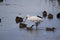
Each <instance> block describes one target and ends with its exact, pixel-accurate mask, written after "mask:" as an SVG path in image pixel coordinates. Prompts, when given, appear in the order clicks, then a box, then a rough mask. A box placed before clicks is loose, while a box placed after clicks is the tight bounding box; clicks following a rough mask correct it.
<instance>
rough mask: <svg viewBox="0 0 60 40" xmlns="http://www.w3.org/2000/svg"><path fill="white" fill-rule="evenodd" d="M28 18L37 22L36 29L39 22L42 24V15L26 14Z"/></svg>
mask: <svg viewBox="0 0 60 40" xmlns="http://www.w3.org/2000/svg"><path fill="white" fill-rule="evenodd" d="M26 20H30V21H32V22H35V26H36V29H37V26H38V24H40V22H42V21H43V19H42V18H40V17H37V16H29V15H27V16H26Z"/></svg>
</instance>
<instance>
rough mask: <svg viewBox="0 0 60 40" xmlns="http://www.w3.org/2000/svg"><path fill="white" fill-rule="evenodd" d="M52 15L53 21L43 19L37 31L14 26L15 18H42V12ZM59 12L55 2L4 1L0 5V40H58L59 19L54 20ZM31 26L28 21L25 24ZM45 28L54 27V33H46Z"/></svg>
mask: <svg viewBox="0 0 60 40" xmlns="http://www.w3.org/2000/svg"><path fill="white" fill-rule="evenodd" d="M44 10H46V11H47V13H48V14H49V13H51V14H53V15H54V16H53V19H51V20H49V19H48V18H47V17H46V18H43V22H41V23H40V24H39V26H38V30H35V26H34V30H33V31H28V30H26V29H20V28H19V24H16V22H15V17H16V16H20V17H23V18H25V17H26V15H31V16H33V15H34V16H37V15H39V16H42V12H43V11H44ZM59 12H60V6H59V5H58V2H57V0H55V1H49V0H6V1H4V2H3V3H0V18H1V19H2V22H1V23H0V40H60V32H59V30H60V19H57V18H56V15H57V13H59ZM25 23H26V24H28V26H30V25H32V24H31V23H32V22H31V23H30V22H29V21H26V22H25ZM46 27H55V28H56V30H55V31H54V32H50V31H46V30H45V28H46Z"/></svg>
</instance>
